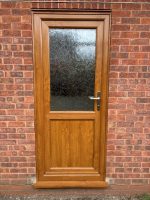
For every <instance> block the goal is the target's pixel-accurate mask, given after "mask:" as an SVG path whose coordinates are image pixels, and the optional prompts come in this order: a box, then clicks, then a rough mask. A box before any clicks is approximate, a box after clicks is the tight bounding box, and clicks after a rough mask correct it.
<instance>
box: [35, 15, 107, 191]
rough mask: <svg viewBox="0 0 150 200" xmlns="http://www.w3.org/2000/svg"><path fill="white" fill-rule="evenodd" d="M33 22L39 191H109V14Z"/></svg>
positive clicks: (44, 17) (54, 17) (47, 17)
mask: <svg viewBox="0 0 150 200" xmlns="http://www.w3.org/2000/svg"><path fill="white" fill-rule="evenodd" d="M79 15H80V19H79ZM60 17H61V19H60ZM33 19H34V62H35V89H36V91H35V93H36V94H35V96H36V135H37V136H36V149H37V151H36V156H37V183H36V184H35V187H39V188H44V187H49V188H50V187H54V188H55V187H104V186H106V185H107V184H106V182H105V143H106V139H105V138H106V137H105V133H106V119H107V69H108V67H107V59H108V43H109V37H108V35H109V34H108V30H109V14H108V13H107V14H106V15H99V13H98V12H93V13H91V12H90V13H88V12H81V13H80V12H78V13H76V12H74V13H69V12H66V13H64V12H63V13H61V12H50V13H37V12H35V13H34V16H33ZM98 95H99V96H98ZM100 98H101V99H100ZM99 104H100V107H99V106H98V105H99ZM56 182H57V183H56Z"/></svg>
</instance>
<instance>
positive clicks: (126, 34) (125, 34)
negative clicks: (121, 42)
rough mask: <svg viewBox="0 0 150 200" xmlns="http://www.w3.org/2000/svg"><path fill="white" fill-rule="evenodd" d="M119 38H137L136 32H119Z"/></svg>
mask: <svg viewBox="0 0 150 200" xmlns="http://www.w3.org/2000/svg"><path fill="white" fill-rule="evenodd" d="M120 38H139V33H138V32H133V31H132V32H129V31H128V32H121V35H120Z"/></svg>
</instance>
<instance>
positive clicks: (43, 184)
mask: <svg viewBox="0 0 150 200" xmlns="http://www.w3.org/2000/svg"><path fill="white" fill-rule="evenodd" d="M33 186H34V188H106V187H108V184H107V183H106V182H105V181H38V182H36V183H35V184H33Z"/></svg>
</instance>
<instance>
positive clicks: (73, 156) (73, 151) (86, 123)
mask: <svg viewBox="0 0 150 200" xmlns="http://www.w3.org/2000/svg"><path fill="white" fill-rule="evenodd" d="M93 134H94V122H93V121H92V120H51V121H50V141H51V144H50V152H51V157H50V165H51V167H93V156H94V155H93V148H94V143H93V139H94V136H93Z"/></svg>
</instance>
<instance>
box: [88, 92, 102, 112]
mask: <svg viewBox="0 0 150 200" xmlns="http://www.w3.org/2000/svg"><path fill="white" fill-rule="evenodd" d="M88 98H89V99H90V100H97V110H100V103H101V93H100V92H97V97H94V96H88Z"/></svg>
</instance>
